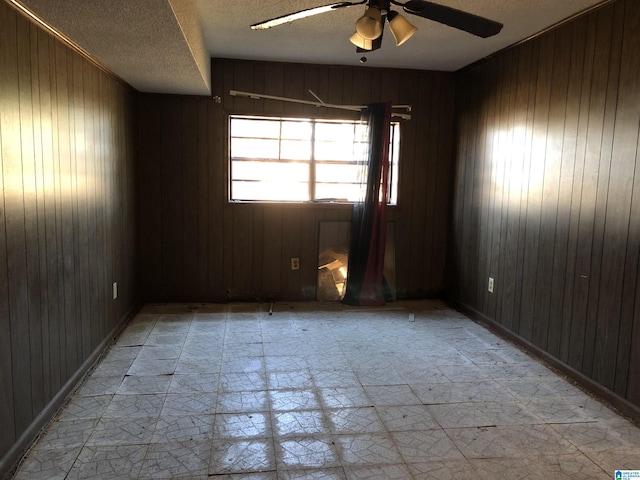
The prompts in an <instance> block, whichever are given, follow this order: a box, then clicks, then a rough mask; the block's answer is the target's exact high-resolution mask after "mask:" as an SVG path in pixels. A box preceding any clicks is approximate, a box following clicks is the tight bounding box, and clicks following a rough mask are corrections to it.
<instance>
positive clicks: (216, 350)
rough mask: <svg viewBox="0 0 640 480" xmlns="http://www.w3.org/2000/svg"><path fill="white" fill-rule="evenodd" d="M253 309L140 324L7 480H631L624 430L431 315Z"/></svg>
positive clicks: (160, 312)
mask: <svg viewBox="0 0 640 480" xmlns="http://www.w3.org/2000/svg"><path fill="white" fill-rule="evenodd" d="M268 308H269V305H265V304H262V305H259V304H230V305H199V306H197V308H195V307H194V306H187V305H166V306H160V305H150V306H147V307H145V308H144V309H143V310H142V311H141V312H140V314H139V315H137V316H136V318H135V319H134V320H133V321H132V322H131V324H130V325H129V326H128V328H127V329H126V330H125V332H124V333H123V334H122V336H121V337H120V338H119V339H118V341H117V343H116V344H115V345H114V346H113V348H111V350H110V351H109V352H108V354H107V355H106V356H105V358H104V359H103V360H102V361H101V362H100V363H99V365H98V366H97V367H96V368H95V369H94V370H93V372H92V373H91V375H90V376H89V377H88V378H87V379H86V381H85V382H84V384H83V385H81V386H80V388H79V389H78V390H77V392H76V393H75V394H74V396H73V397H72V399H71V401H70V402H69V403H68V405H67V406H66V408H65V409H64V410H63V411H62V412H61V413H60V415H59V417H58V418H57V419H56V421H55V422H53V423H52V425H51V426H50V427H49V429H48V430H47V431H46V432H45V433H44V434H43V435H42V437H41V439H40V441H39V442H38V443H37V444H36V446H35V447H34V448H33V450H32V451H31V453H30V454H29V455H28V456H27V457H26V459H25V460H24V461H23V463H22V465H21V467H20V469H19V471H18V472H17V474H16V476H15V478H16V479H18V480H22V479H29V480H37V479H45V478H46V479H53V478H61V479H62V478H67V479H79V478H91V479H113V478H138V479H149V478H173V479H178V478H185V479H186V478H190V479H205V478H210V479H211V478H213V479H224V478H227V479H255V480H258V479H262V480H274V479H301V478H305V479H378V478H379V479H384V480H391V479H438V480H443V479H454V478H455V479H476V478H477V479H491V480H493V479H498V478H510V479H515V478H518V479H519V478H530V479H545V480H546V479H551V478H553V479H562V478H575V479H591V478H598V479H599V478H602V479H611V478H613V477H614V474H613V472H614V469H640V428H638V427H636V426H634V425H633V424H631V423H629V422H628V421H627V420H625V419H624V418H622V417H620V416H618V415H616V414H615V413H613V412H612V411H610V410H609V409H608V408H606V407H605V406H603V405H602V404H601V403H599V402H598V401H596V400H594V399H592V398H591V397H590V396H588V395H586V394H585V393H583V392H582V391H581V390H579V389H577V388H575V387H574V386H572V385H571V384H569V383H567V382H566V381H565V380H563V379H562V378H559V377H558V376H556V375H555V374H553V373H552V372H550V371H549V370H548V369H546V368H545V367H544V366H542V365H541V364H540V363H538V362H537V361H535V360H534V359H532V358H531V357H529V356H528V355H527V354H525V353H523V352H522V351H520V350H518V349H517V348H515V347H513V346H511V345H509V344H507V343H505V342H504V341H503V340H501V339H499V338H497V337H495V336H494V335H492V334H491V333H489V332H488V331H487V330H485V329H484V328H482V327H481V326H479V325H477V324H476V323H474V322H472V321H470V320H469V319H467V318H466V317H464V316H463V315H461V314H460V313H457V312H455V311H453V310H450V309H448V308H446V307H445V306H444V305H442V304H439V303H437V302H419V303H397V304H392V305H390V306H389V307H388V308H385V309H381V310H375V311H374V310H369V311H367V310H360V309H353V308H349V307H344V306H342V305H340V304H317V303H310V304H302V303H300V304H284V303H282V304H275V305H274V312H273V315H272V316H270V315H269V314H268ZM410 312H411V313H414V314H415V321H411V315H409V313H410Z"/></svg>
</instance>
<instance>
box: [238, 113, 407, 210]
mask: <svg viewBox="0 0 640 480" xmlns="http://www.w3.org/2000/svg"><path fill="white" fill-rule="evenodd" d="M365 135H366V129H365V128H364V125H363V124H362V123H361V122H358V121H353V120H317V119H296V118H274V117H248V116H238V115H231V116H230V117H229V153H230V155H229V157H230V164H229V198H230V200H231V201H241V202H242V201H248V202H251V201H256V202H354V201H356V200H358V197H359V188H360V176H361V174H362V171H363V166H364V165H365V163H366V162H365V160H364V152H365V148H366V143H367V139H366V136H365ZM390 139H391V141H390V148H389V157H390V161H391V169H390V172H389V187H390V202H389V203H390V204H392V205H395V204H396V203H397V185H398V156H399V150H400V127H399V124H398V123H393V124H392V126H391V136H390Z"/></svg>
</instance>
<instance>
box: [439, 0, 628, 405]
mask: <svg viewBox="0 0 640 480" xmlns="http://www.w3.org/2000/svg"><path fill="white" fill-rule="evenodd" d="M638 25H640V7H639V6H638V5H637V2H633V1H630V0H626V1H625V0H620V1H618V2H615V3H613V4H611V5H608V6H606V7H603V8H601V9H599V10H597V11H595V12H593V13H591V14H589V15H588V16H586V17H583V18H580V19H578V20H576V21H574V22H572V23H570V24H567V25H565V26H563V27H561V28H559V29H556V30H554V31H552V32H549V33H547V34H545V35H544V36H542V37H540V38H538V39H536V40H533V41H530V42H527V43H526V44H524V45H521V46H518V47H516V48H514V49H511V50H509V51H507V52H504V53H502V54H500V55H498V56H496V57H495V58H493V59H491V60H488V61H486V62H483V63H482V64H479V65H477V66H473V67H470V68H468V69H466V70H464V71H463V72H460V73H459V74H458V79H457V81H458V82H457V83H458V91H457V93H458V98H457V101H456V105H457V106H456V112H457V114H456V115H457V119H458V127H457V132H456V168H457V170H456V178H455V185H456V189H455V197H454V198H455V204H454V212H453V219H454V222H453V226H454V235H453V241H454V245H453V247H452V248H451V252H452V254H453V258H452V262H451V263H452V266H453V267H454V268H455V269H456V272H457V277H456V284H455V289H456V292H455V296H456V298H457V299H458V301H460V302H461V303H463V304H465V305H466V306H468V307H471V308H473V309H474V310H476V311H478V312H479V313H481V314H482V315H485V316H486V317H488V318H490V319H491V320H494V321H496V322H498V323H500V324H502V325H503V326H505V327H506V328H508V329H510V330H511V331H513V332H514V333H515V334H517V335H519V336H520V337H522V338H524V339H526V340H529V341H531V342H532V343H533V344H534V345H535V346H536V347H538V348H540V349H542V350H545V351H546V352H548V353H549V354H551V355H552V356H554V357H556V358H558V359H559V360H561V361H562V362H566V363H567V364H568V365H569V366H571V367H573V368H575V369H577V370H578V371H579V372H581V373H582V374H584V375H586V376H587V377H590V378H591V379H593V380H594V381H595V382H597V383H599V384H600V385H602V386H603V387H606V388H607V389H609V390H611V391H613V392H614V393H616V394H617V395H619V396H620V397H623V398H627V399H628V400H630V401H631V402H633V403H635V404H636V405H640V395H639V394H638V392H640V386H639V385H638V383H639V382H640V380H639V378H640V377H638V372H640V365H639V364H638V362H640V356H639V355H637V354H636V353H635V352H637V351H638V344H637V342H638V339H639V337H638V335H637V330H638V325H639V324H640V322H639V319H638V304H639V302H638V298H637V296H638V275H639V273H640V270H639V256H640V246H639V245H640V227H639V226H638V224H639V220H638V217H639V213H638V204H639V203H640V202H638V200H637V197H638V195H637V192H638V182H639V181H640V180H639V179H638V177H639V173H638V171H639V170H638V165H639V161H638V158H639V155H638V146H639V138H640V107H639V105H640V81H639V80H638V78H640V61H638V58H637V54H635V53H633V52H637V50H638V46H639V45H640V29H639V28H638ZM473 82H475V83H477V84H478V88H476V89H473V88H469V89H466V90H464V91H461V90H462V88H463V86H464V85H466V84H471V83H473ZM509 92H512V93H513V94H514V95H513V101H511V100H510V101H509V102H508V103H505V101H506V97H505V95H509ZM505 107H506V108H505ZM505 133H506V134H505ZM505 186H506V187H507V188H508V189H509V190H508V194H505V192H501V191H500V189H501V188H505ZM496 242H498V243H496ZM491 244H493V248H490V245H491ZM476 264H477V265H476ZM485 265H487V266H488V268H485V267H484V266H485ZM496 268H497V272H498V273H497V275H498V278H496V290H495V293H494V294H489V293H486V283H487V276H488V275H490V274H491V273H492V272H493V271H496V270H495V269H496ZM494 305H495V306H494Z"/></svg>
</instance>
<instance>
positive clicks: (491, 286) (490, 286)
mask: <svg viewBox="0 0 640 480" xmlns="http://www.w3.org/2000/svg"><path fill="white" fill-rule="evenodd" d="M487 290H489V293H493V277H489V286H488V287H487Z"/></svg>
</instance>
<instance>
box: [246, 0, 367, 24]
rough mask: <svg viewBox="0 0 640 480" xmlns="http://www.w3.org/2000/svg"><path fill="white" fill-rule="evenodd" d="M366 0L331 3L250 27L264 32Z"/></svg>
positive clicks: (360, 3)
mask: <svg viewBox="0 0 640 480" xmlns="http://www.w3.org/2000/svg"><path fill="white" fill-rule="evenodd" d="M366 1H367V0H363V1H362V2H338V3H331V4H329V5H323V6H321V7H315V8H308V9H306V10H300V11H299V12H294V13H289V14H287V15H283V16H281V17H276V18H272V19H271V20H265V21H264V22H260V23H254V24H253V25H251V29H252V30H265V29H267V28H271V27H276V26H278V25H282V24H284V23H290V22H293V21H294V20H300V19H301V18H306V17H311V16H312V15H318V14H320V13H325V12H330V11H331V10H335V9H336V8H343V7H351V6H353V5H362V4H363V3H366Z"/></svg>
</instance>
